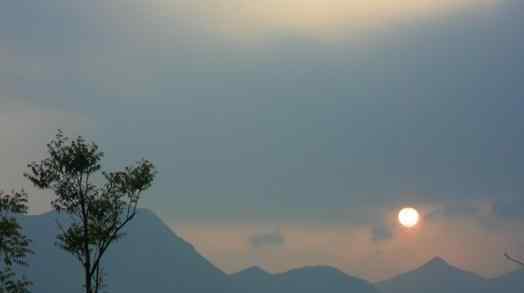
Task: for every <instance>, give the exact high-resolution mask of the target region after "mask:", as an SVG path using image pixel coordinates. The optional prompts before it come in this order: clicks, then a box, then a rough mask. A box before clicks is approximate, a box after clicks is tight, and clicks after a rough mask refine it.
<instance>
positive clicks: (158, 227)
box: [21, 210, 230, 293]
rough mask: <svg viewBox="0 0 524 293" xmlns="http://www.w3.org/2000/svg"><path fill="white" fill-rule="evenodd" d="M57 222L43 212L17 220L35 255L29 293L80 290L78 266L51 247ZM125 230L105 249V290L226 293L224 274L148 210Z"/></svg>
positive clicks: (70, 258)
mask: <svg viewBox="0 0 524 293" xmlns="http://www.w3.org/2000/svg"><path fill="white" fill-rule="evenodd" d="M59 218H60V217H59V216H58V215H57V214H56V213H47V214H44V215H40V216H28V217H24V218H23V219H22V220H21V224H22V225H23V227H24V229H25V231H26V232H27V235H28V236H29V237H30V238H31V239H32V240H33V243H32V249H33V250H34V251H35V255H33V256H32V257H30V258H29V259H28V261H29V263H30V264H31V266H30V267H29V268H28V270H27V274H28V277H29V279H31V280H32V281H33V282H34V288H33V292H55V293H66V292H81V289H82V287H81V284H82V272H81V270H80V264H79V263H78V262H77V260H76V259H75V258H74V257H73V256H71V255H69V254H67V253H66V252H64V251H62V250H61V249H60V248H58V247H56V246H55V245H54V243H55V242H56V241H55V235H56V233H57V228H56V220H57V219H59ZM61 220H62V221H63V220H64V219H61ZM126 232H127V235H126V236H125V238H123V239H121V240H119V241H117V242H116V243H115V244H114V246H112V247H111V248H110V249H109V251H108V254H107V258H106V260H105V262H104V263H103V269H104V271H105V272H106V274H107V282H108V284H107V285H108V287H107V291H108V292H128V293H135V292H136V293H139V292H148V291H150V290H154V292H159V293H164V292H165V293H167V292H191V293H193V292H194V293H207V292H229V291H230V290H229V286H230V280H229V278H228V276H227V275H226V274H225V273H224V272H222V271H221V270H220V269H218V268H217V267H215V266H214V265H213V264H211V263H210V262H209V261H208V260H206V259H205V258H204V257H202V256H201V255H200V254H199V253H198V252H197V251H196V250H195V249H194V248H193V246H192V245H191V244H189V243H188V242H186V241H184V240H183V239H181V238H180V237H178V236H177V235H176V234H175V233H173V232H172V231H171V230H170V229H169V228H168V227H167V226H166V225H165V224H164V223H163V222H162V221H161V220H160V219H159V218H158V217H157V216H155V215H154V214H153V213H152V212H150V211H147V210H140V211H139V213H138V214H137V216H136V218H135V219H134V220H133V221H131V223H130V224H129V226H128V229H127V230H126Z"/></svg>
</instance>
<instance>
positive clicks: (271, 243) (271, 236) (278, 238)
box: [249, 230, 286, 248]
mask: <svg viewBox="0 0 524 293" xmlns="http://www.w3.org/2000/svg"><path fill="white" fill-rule="evenodd" d="M249 243H250V245H251V246H252V247H253V248H263V247H280V246H283V245H284V244H285V243H286V239H285V237H284V235H283V234H282V232H281V231H280V230H275V231H273V232H269V233H261V234H257V235H253V236H251V237H249Z"/></svg>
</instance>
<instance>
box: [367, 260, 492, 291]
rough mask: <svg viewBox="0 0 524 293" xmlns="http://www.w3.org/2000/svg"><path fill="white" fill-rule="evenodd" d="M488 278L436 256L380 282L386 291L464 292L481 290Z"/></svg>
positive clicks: (380, 285) (381, 287)
mask: <svg viewBox="0 0 524 293" xmlns="http://www.w3.org/2000/svg"><path fill="white" fill-rule="evenodd" d="M486 282H487V280H486V279H484V278H482V277H480V276H478V275H476V274H474V273H470V272H466V271H463V270H461V269H458V268H456V267H454V266H451V265H450V264H448V263H447V262H446V261H445V260H444V259H442V258H439V257H436V258H434V259H432V260H430V261H429V262H428V263H426V264H424V265H423V266H421V267H420V268H418V269H416V270H413V271H410V272H407V273H404V274H401V275H399V276H397V277H395V278H393V279H390V280H387V281H384V282H380V283H378V284H377V287H378V288H379V289H380V290H381V291H382V292H384V293H419V292H424V293H443V292H444V293H459V292H461V293H463V292H480V291H481V290H483V289H484V288H486Z"/></svg>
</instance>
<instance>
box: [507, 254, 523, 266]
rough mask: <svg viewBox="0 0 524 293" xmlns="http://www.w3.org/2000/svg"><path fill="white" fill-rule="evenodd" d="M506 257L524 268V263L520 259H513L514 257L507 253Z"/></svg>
mask: <svg viewBox="0 0 524 293" xmlns="http://www.w3.org/2000/svg"><path fill="white" fill-rule="evenodd" d="M504 256H505V257H506V258H507V259H508V260H509V261H511V262H514V263H516V264H518V265H521V266H523V267H524V262H523V261H521V260H518V259H516V258H514V257H512V256H511V255H509V254H508V253H505V254H504Z"/></svg>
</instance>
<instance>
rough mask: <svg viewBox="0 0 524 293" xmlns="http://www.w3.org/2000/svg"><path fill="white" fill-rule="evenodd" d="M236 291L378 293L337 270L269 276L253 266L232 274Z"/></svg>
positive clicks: (319, 268)
mask: <svg viewBox="0 0 524 293" xmlns="http://www.w3.org/2000/svg"><path fill="white" fill-rule="evenodd" d="M231 277H232V279H233V281H234V286H235V288H236V289H237V292H246V293H247V292H249V293H262V292H272V293H288V292H289V293H292V292H297V293H298V292H304V293H310V292H311V293H313V292H333V293H338V292H340V293H342V292H355V293H378V291H377V290H376V289H375V288H374V287H373V285H371V284H370V283H368V282H367V281H365V280H362V279H359V278H355V277H351V276H348V275H347V274H345V273H343V272H341V271H339V270H338V269H336V268H332V267H326V266H315V267H304V268H299V269H294V270H290V271H288V272H285V273H280V274H269V273H267V272H266V271H264V270H262V269H260V268H257V267H253V268H249V269H246V270H244V271H241V272H239V273H236V274H233V275H231Z"/></svg>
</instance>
